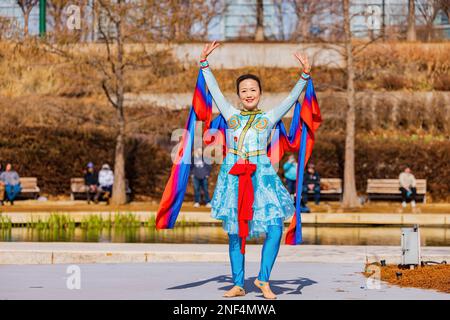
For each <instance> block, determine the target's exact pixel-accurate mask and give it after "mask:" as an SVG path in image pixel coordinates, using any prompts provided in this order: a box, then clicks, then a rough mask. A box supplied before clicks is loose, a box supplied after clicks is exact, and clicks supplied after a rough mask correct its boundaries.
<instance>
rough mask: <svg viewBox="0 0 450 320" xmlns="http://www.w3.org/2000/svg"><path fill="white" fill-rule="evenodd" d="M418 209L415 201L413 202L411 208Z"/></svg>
mask: <svg viewBox="0 0 450 320" xmlns="http://www.w3.org/2000/svg"><path fill="white" fill-rule="evenodd" d="M415 207H416V202H415V201H414V200H413V201H411V208H415Z"/></svg>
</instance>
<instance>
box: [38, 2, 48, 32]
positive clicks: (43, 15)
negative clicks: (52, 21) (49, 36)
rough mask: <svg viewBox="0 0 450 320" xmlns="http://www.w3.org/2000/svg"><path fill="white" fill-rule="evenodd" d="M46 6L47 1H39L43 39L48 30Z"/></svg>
mask: <svg viewBox="0 0 450 320" xmlns="http://www.w3.org/2000/svg"><path fill="white" fill-rule="evenodd" d="M46 4H47V0H39V36H40V37H41V38H43V37H45V32H46V29H47V26H46V22H47V17H46Z"/></svg>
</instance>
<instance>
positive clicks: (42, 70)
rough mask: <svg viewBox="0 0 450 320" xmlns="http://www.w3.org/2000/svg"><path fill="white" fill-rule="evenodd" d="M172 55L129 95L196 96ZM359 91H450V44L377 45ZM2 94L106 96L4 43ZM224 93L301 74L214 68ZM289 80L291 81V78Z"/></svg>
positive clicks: (91, 77) (81, 78) (364, 61)
mask: <svg viewBox="0 0 450 320" xmlns="http://www.w3.org/2000/svg"><path fill="white" fill-rule="evenodd" d="M81 52H82V54H83V55H84V56H85V57H89V56H94V55H97V56H98V55H99V54H100V53H99V52H98V49H97V47H92V46H85V47H83V50H82V51H81ZM171 59H172V58H171V57H170V55H167V54H164V55H156V56H155V57H154V60H155V61H153V62H154V63H151V66H152V67H147V68H137V69H134V70H132V71H131V72H129V73H128V75H127V77H126V82H127V86H126V90H127V91H128V92H134V93H136V92H154V93H156V92H191V91H192V90H193V86H194V80H193V79H195V78H196V75H197V72H198V68H197V66H196V64H195V63H194V62H193V65H192V67H191V68H184V67H183V66H181V64H177V63H171V64H167V62H168V60H169V61H170V60H171ZM356 66H357V73H358V74H359V77H358V79H357V82H356V85H357V87H358V88H359V89H375V90H379V89H382V90H404V89H406V90H419V91H427V90H433V89H436V90H450V79H449V76H448V74H449V73H450V43H441V44H433V45H430V44H402V43H386V44H374V45H372V46H370V47H368V48H367V49H366V50H365V51H364V52H363V53H362V54H361V55H360V56H359V58H358V59H357V63H356ZM0 72H1V74H2V77H1V79H0V95H1V96H6V97H18V96H28V95H53V96H75V97H79V96H86V95H92V94H94V95H96V94H101V87H100V82H99V74H98V73H97V72H96V71H95V70H94V69H92V68H91V67H89V66H87V65H86V64H83V63H80V61H76V62H75V63H68V62H66V61H65V60H64V59H63V58H61V57H59V56H56V55H52V54H50V53H49V52H47V51H45V50H42V48H40V49H38V47H37V46H36V45H34V44H33V43H25V44H22V45H14V44H11V43H6V42H0ZM214 72H215V74H216V76H217V78H218V81H219V83H220V84H221V87H222V89H223V90H224V91H232V92H234V91H235V79H236V78H237V77H238V76H239V75H240V74H242V73H247V72H248V73H255V74H257V75H258V76H260V77H261V79H262V81H263V90H264V91H266V92H283V91H288V90H290V88H291V87H292V85H293V84H294V82H295V80H296V79H297V78H298V70H296V69H281V68H260V67H258V68H256V67H250V68H240V69H232V70H214ZM314 78H315V82H316V85H317V86H318V87H319V89H322V90H325V89H327V88H329V89H330V90H335V88H336V87H337V88H341V89H343V88H345V81H344V75H343V74H342V72H340V71H339V70H335V69H328V68H321V67H318V68H315V70H314ZM287 79H288V80H287Z"/></svg>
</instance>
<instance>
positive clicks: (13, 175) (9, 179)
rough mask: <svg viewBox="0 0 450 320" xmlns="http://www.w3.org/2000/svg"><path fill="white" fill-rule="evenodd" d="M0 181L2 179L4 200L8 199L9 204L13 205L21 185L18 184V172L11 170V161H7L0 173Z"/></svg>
mask: <svg viewBox="0 0 450 320" xmlns="http://www.w3.org/2000/svg"><path fill="white" fill-rule="evenodd" d="M0 181H2V183H3V185H4V186H5V194H6V200H7V201H9V202H10V203H11V205H14V200H15V199H16V197H17V195H18V194H19V193H20V192H21V191H22V186H21V185H20V178H19V174H18V173H17V172H16V171H14V170H13V168H12V164H11V163H8V164H7V165H6V168H5V171H4V172H2V173H1V174H0Z"/></svg>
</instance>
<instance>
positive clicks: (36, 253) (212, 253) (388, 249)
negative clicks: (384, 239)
mask: <svg viewBox="0 0 450 320" xmlns="http://www.w3.org/2000/svg"><path fill="white" fill-rule="evenodd" d="M261 248H262V246H261V245H256V244H252V245H250V244H249V245H247V248H246V250H247V253H246V259H247V261H249V262H252V261H253V262H256V261H259V259H260V252H261ZM421 253H422V259H423V260H432V261H438V262H440V261H442V260H446V261H450V247H426V246H425V247H422V249H421ZM400 255H401V249H400V247H399V246H339V245H299V246H287V245H282V246H281V247H280V252H279V255H278V259H277V261H279V262H314V263H359V264H365V263H367V262H368V263H370V262H375V261H380V260H381V259H385V260H386V262H387V263H392V264H398V263H400ZM145 262H147V263H154V262H225V263H226V262H228V245H223V244H207V245H205V244H169V243H154V244H147V243H73V242H72V243H66V242H0V265H2V264H64V263H76V264H89V263H145Z"/></svg>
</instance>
